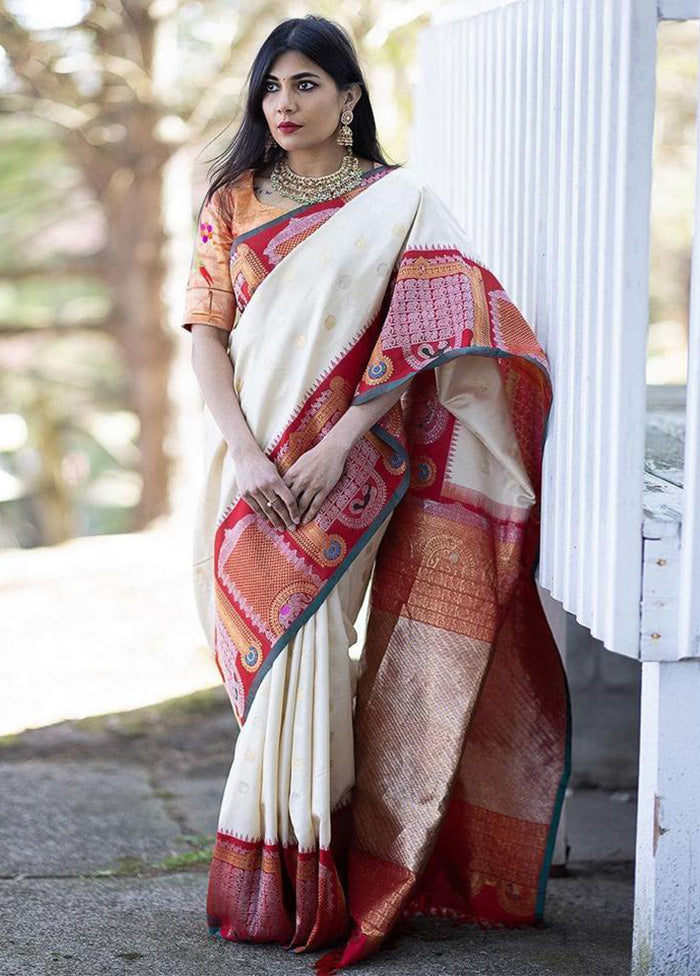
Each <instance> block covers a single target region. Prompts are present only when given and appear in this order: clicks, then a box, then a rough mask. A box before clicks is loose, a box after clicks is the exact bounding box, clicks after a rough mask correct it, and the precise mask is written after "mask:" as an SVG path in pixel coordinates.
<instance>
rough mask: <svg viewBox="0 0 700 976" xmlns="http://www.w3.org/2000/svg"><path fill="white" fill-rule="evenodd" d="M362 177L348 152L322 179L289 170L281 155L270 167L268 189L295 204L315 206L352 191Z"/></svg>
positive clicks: (284, 158)
mask: <svg viewBox="0 0 700 976" xmlns="http://www.w3.org/2000/svg"><path fill="white" fill-rule="evenodd" d="M363 175H364V174H363V172H362V170H361V169H360V160H359V158H358V157H357V156H356V155H355V154H354V152H353V151H352V150H350V151H349V152H347V153H346V154H345V155H344V156H343V161H342V162H341V164H340V166H339V167H338V169H337V170H336V171H335V172H334V173H325V174H324V175H323V176H301V175H300V174H299V173H295V172H294V170H292V169H290V167H289V163H288V162H287V157H286V156H282V157H280V158H279V159H278V160H276V162H275V165H274V166H273V168H272V172H271V173H270V186H272V187H273V189H275V190H276V191H277V192H278V193H279V194H280V195H281V196H284V197H289V198H290V199H291V200H296V201H297V202H298V203H318V202H319V201H321V200H331V199H333V197H337V196H340V195H341V193H348V192H349V191H350V190H354V189H355V187H356V186H359V185H360V183H361V181H362V177H363Z"/></svg>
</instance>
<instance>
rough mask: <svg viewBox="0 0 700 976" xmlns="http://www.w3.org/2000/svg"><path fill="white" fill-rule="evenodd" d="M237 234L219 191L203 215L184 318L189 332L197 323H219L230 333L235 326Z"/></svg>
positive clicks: (221, 327) (186, 295)
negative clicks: (232, 256)
mask: <svg viewBox="0 0 700 976" xmlns="http://www.w3.org/2000/svg"><path fill="white" fill-rule="evenodd" d="M234 236H235V235H234V233H233V229H232V226H231V222H230V219H227V218H226V216H225V214H224V212H223V211H222V205H221V197H220V193H219V190H216V191H215V192H214V193H213V194H212V198H211V200H210V201H209V203H208V204H205V205H204V206H203V207H202V211H201V213H200V215H199V222H198V226H197V236H196V238H195V242H194V248H193V251H192V261H191V265H190V273H189V278H188V281H187V287H186V289H185V308H184V314H183V317H182V328H183V329H187V331H188V332H191V331H192V325H193V324H197V323H203V324H204V325H215V326H217V328H220V329H225V330H226V331H227V332H230V331H231V329H232V328H233V324H234V318H235V313H236V305H235V299H234V294H233V285H232V283H231V275H230V272H229V258H230V255H229V252H230V248H231V243H232V241H233V239H234Z"/></svg>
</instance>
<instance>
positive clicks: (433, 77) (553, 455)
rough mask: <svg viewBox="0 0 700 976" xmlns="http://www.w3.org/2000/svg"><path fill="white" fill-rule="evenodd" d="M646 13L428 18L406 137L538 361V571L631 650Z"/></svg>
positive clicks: (534, 1) (599, 6)
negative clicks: (529, 327)
mask: <svg viewBox="0 0 700 976" xmlns="http://www.w3.org/2000/svg"><path fill="white" fill-rule="evenodd" d="M655 16H656V6H655V3H654V0H636V2H635V3H633V2H632V0H523V2H520V3H513V4H511V5H509V6H505V7H500V8H493V9H488V10H486V9H484V10H483V11H482V12H480V13H478V14H474V15H471V16H470V15H466V16H465V17H463V18H462V20H460V21H459V22H456V23H455V22H443V23H439V24H435V25H434V26H432V27H431V28H429V29H427V30H426V31H424V32H423V33H422V36H421V40H420V42H419V63H420V77H421V82H420V83H419V84H418V85H417V88H416V115H415V122H414V127H415V132H416V135H415V138H413V139H412V141H411V146H412V158H411V163H412V164H413V165H414V166H415V167H416V168H417V169H418V170H420V171H421V172H422V174H423V175H424V176H425V178H426V179H427V180H428V181H429V182H430V183H431V184H433V185H434V186H435V188H436V190H437V192H439V193H440V194H441V195H442V196H443V197H444V198H445V200H447V201H448V202H449V203H450V205H451V206H452V208H453V209H454V211H455V213H456V214H457V216H458V217H459V219H460V221H461V223H462V224H463V225H464V227H465V229H466V230H467V232H468V234H469V235H470V237H471V238H472V239H473V240H474V243H475V246H476V249H477V251H478V253H480V254H481V255H482V257H483V260H484V262H485V263H486V264H487V265H489V266H490V267H493V269H494V271H495V272H496V274H497V275H498V277H499V278H500V279H501V281H502V283H503V285H504V287H505V288H506V290H507V291H508V292H509V293H511V295H512V296H513V298H514V300H515V301H516V303H517V304H518V305H519V307H520V308H521V309H522V310H523V314H525V316H526V318H527V319H528V320H529V321H530V322H532V324H533V325H534V326H535V328H536V330H537V334H538V336H539V338H540V341H541V342H542V345H543V346H544V348H545V349H546V351H547V353H548V355H549V359H550V363H551V366H552V380H553V385H554V395H555V398H554V404H553V407H552V413H551V416H550V421H549V427H548V438H547V444H546V446H545V456H544V467H543V496H542V521H541V546H540V559H539V567H538V574H537V575H538V580H539V582H540V584H541V585H542V586H545V587H546V588H547V589H549V590H550V591H551V593H552V595H553V596H554V597H555V598H556V599H558V600H560V601H561V602H562V604H563V606H564V607H565V608H566V609H567V610H569V611H571V612H573V613H574V614H575V615H576V617H577V619H578V620H579V622H581V623H582V624H584V625H586V626H588V627H589V628H590V629H591V631H592V633H593V634H594V635H595V636H596V637H598V638H600V639H601V640H602V641H603V642H604V643H605V645H606V646H607V647H609V648H614V649H615V650H616V651H618V652H621V653H625V654H631V655H636V654H637V653H638V642H639V594H640V581H641V531H640V528H641V514H642V509H641V497H642V477H641V474H642V467H643V446H644V445H643V440H644V430H643V424H642V423H641V418H642V417H643V416H644V404H643V393H644V380H643V377H644V357H645V350H646V342H645V330H646V302H647V295H646V274H647V262H648V192H649V181H650V171H649V169H648V168H647V167H646V165H645V163H644V159H646V160H647V162H649V161H650V148H651V147H650V142H649V138H650V132H649V131H648V130H649V127H650V125H651V121H652V119H653V102H652V103H651V104H650V102H649V94H650V93H651V98H652V99H653V90H652V89H653V68H652V69H651V71H650V70H649V67H648V66H649V64H650V63H652V64H653V52H651V51H650V50H649V45H650V44H651V38H652V37H653V36H654V30H652V29H651V27H652V25H651V20H653V19H654V18H655ZM633 64H634V65H635V70H634V71H633V70H632V65H633ZM436 91H440V92H444V93H445V94H444V97H443V98H439V99H436V98H435V97H434V93H435V92H436ZM645 153H646V154H647V155H646V156H645V155H644V154H645ZM649 167H650V162H649ZM694 558H700V557H694ZM690 602H691V601H690V600H689V603H688V605H689V606H690ZM697 603H698V601H697V600H694V602H693V605H697ZM688 619H690V618H688Z"/></svg>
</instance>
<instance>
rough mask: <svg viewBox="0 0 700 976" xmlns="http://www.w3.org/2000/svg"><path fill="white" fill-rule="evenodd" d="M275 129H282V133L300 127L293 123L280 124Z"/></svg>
mask: <svg viewBox="0 0 700 976" xmlns="http://www.w3.org/2000/svg"><path fill="white" fill-rule="evenodd" d="M277 128H278V129H282V131H283V132H292V131H293V130H294V129H301V126H300V125H295V123H294V122H282V123H281V125H278V126H277Z"/></svg>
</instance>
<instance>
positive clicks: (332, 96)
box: [262, 51, 361, 151]
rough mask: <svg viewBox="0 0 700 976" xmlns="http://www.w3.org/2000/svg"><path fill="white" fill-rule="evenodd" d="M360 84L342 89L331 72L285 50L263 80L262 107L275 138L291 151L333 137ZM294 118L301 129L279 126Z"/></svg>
mask: <svg viewBox="0 0 700 976" xmlns="http://www.w3.org/2000/svg"><path fill="white" fill-rule="evenodd" d="M360 92H361V90H360V86H359V85H357V84H355V85H352V86H351V88H350V90H349V91H340V90H339V89H338V88H337V86H336V84H335V81H334V79H333V78H332V77H331V75H329V74H327V73H326V72H325V71H324V70H323V68H321V67H319V65H317V64H316V62H315V61H312V60H311V59H310V58H307V57H306V55H305V54H301V53H300V52H299V51H285V52H284V54H280V55H279V56H278V57H277V58H276V59H275V60H274V61H273V63H272V65H271V66H270V71H269V73H268V75H267V77H266V78H265V81H264V83H263V98H262V108H263V112H264V113H265V118H266V120H267V124H268V126H269V128H270V132H271V133H272V136H273V138H274V139H275V140H276V141H277V142H278V143H279V145H280V146H281V147H282V148H283V149H285V150H287V151H289V150H295V149H309V148H311V147H312V146H317V145H318V144H319V143H322V142H325V141H326V140H328V139H334V138H335V135H336V133H337V130H338V124H339V122H340V115H341V113H342V112H343V110H344V109H346V108H352V107H353V106H354V105H355V103H356V102H357V100H358V98H359V95H360ZM285 121H289V122H295V123H296V124H297V125H299V126H300V128H299V129H288V130H287V131H286V132H285V130H284V129H280V128H279V124H280V122H285Z"/></svg>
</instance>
